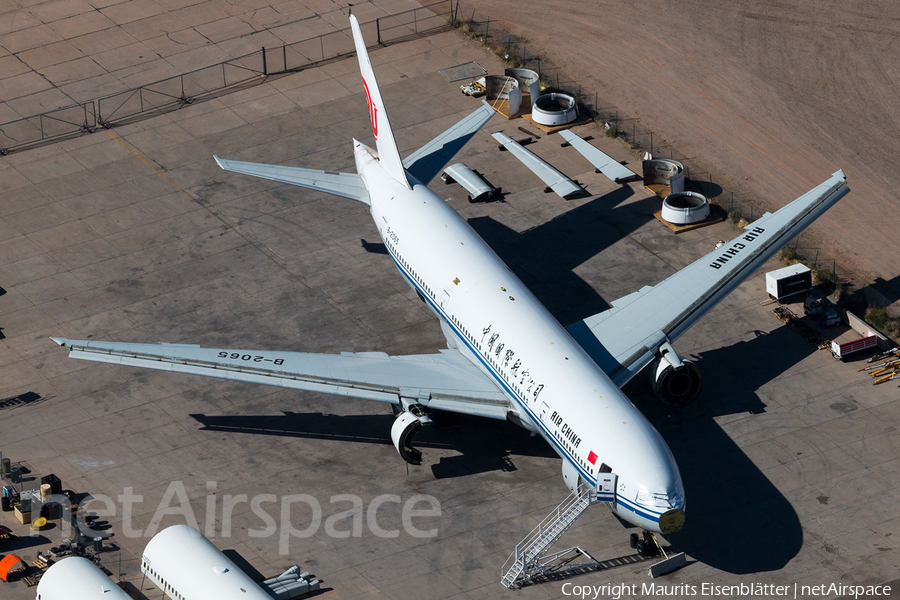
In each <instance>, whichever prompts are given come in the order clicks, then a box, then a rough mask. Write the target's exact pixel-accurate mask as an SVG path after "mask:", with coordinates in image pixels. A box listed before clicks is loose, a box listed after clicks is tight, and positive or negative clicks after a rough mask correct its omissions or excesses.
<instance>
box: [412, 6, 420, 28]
mask: <svg viewBox="0 0 900 600" xmlns="http://www.w3.org/2000/svg"><path fill="white" fill-rule="evenodd" d="M413 27H414V28H415V30H416V33H419V11H418V10H416V9H413Z"/></svg>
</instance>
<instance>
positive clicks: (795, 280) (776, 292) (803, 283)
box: [766, 263, 812, 301]
mask: <svg viewBox="0 0 900 600" xmlns="http://www.w3.org/2000/svg"><path fill="white" fill-rule="evenodd" d="M811 289H812V271H811V270H810V268H809V267H807V266H806V265H801V264H799V263H798V264H796V265H791V266H789V267H784V268H783V269H777V270H775V271H769V272H768V273H766V292H768V293H769V295H770V296H771V297H772V298H775V299H776V300H778V301H781V300H782V299H783V298H787V297H788V296H793V295H794V294H802V293H806V292H808V291H809V290H811Z"/></svg>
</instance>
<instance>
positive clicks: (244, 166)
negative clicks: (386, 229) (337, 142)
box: [213, 156, 370, 204]
mask: <svg viewBox="0 0 900 600" xmlns="http://www.w3.org/2000/svg"><path fill="white" fill-rule="evenodd" d="M213 158H214V159H216V164H218V165H219V167H221V168H222V169H225V170H226V171H233V172H235V173H243V174H244V175H253V176H254V177H260V178H262V179H270V180H272V181H278V182H280V183H289V184H291V185H298V186H300V187H305V188H309V189H312V190H319V191H320V192H328V193H330V194H335V195H337V196H343V197H344V198H350V199H352V200H359V201H360V202H362V203H363V204H370V202H369V192H368V191H367V190H366V186H365V185H363V181H362V179H361V178H360V176H359V175H357V174H356V173H338V172H337V171H320V170H318V169H303V168H300V167H282V166H279V165H266V164H262V163H252V162H241V161H238V160H223V159H221V158H219V157H218V156H213Z"/></svg>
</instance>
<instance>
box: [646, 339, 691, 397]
mask: <svg viewBox="0 0 900 600" xmlns="http://www.w3.org/2000/svg"><path fill="white" fill-rule="evenodd" d="M660 352H661V355H660V357H659V359H658V361H657V363H656V369H655V373H654V379H653V391H654V392H655V393H656V395H657V396H658V397H659V399H660V400H662V401H663V402H664V403H666V404H668V405H669V406H675V407H678V408H681V407H683V406H687V405H688V404H690V403H691V402H693V401H694V400H696V399H697V396H699V395H700V390H701V389H702V388H703V377H702V376H701V375H700V370H699V369H698V368H697V367H696V365H694V363H693V362H691V361H689V360H684V359H682V358H681V357H680V356H678V354H677V353H676V352H675V350H673V349H672V347H671V346H670V345H669V344H664V345H663V347H662V348H660Z"/></svg>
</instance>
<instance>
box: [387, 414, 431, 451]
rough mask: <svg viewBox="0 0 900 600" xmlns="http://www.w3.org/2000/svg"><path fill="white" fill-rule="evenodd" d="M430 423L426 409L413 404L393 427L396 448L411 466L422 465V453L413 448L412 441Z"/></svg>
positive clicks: (396, 420)
mask: <svg viewBox="0 0 900 600" xmlns="http://www.w3.org/2000/svg"><path fill="white" fill-rule="evenodd" d="M430 423H431V419H430V418H429V417H428V415H427V414H425V409H424V408H423V407H422V406H421V405H419V404H413V405H411V406H409V407H408V409H407V410H404V411H401V412H400V414H398V415H397V418H396V419H394V424H393V425H391V440H392V441H393V442H394V448H396V449H397V452H399V453H400V456H401V457H403V460H405V461H406V462H408V463H409V464H411V465H421V464H422V452H421V451H419V450H416V449H415V448H413V447H412V439H413V437H415V435H416V434H417V433H419V431H420V430H421V429H422V427H424V426H425V425H428V424H430Z"/></svg>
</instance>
